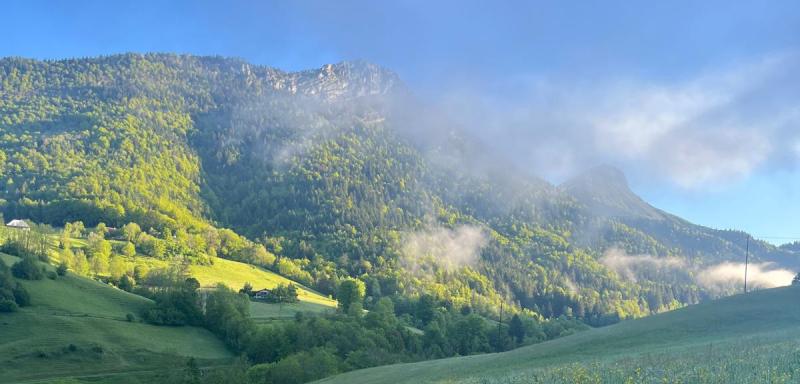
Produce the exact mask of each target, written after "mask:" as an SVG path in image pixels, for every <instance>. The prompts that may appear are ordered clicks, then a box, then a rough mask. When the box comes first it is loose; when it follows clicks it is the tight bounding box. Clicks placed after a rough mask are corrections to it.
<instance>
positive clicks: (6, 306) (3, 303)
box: [0, 299, 19, 312]
mask: <svg viewBox="0 0 800 384" xmlns="http://www.w3.org/2000/svg"><path fill="white" fill-rule="evenodd" d="M18 308H19V306H18V305H17V303H15V302H13V301H11V300H8V299H2V300H0V312H16V311H17V309H18Z"/></svg>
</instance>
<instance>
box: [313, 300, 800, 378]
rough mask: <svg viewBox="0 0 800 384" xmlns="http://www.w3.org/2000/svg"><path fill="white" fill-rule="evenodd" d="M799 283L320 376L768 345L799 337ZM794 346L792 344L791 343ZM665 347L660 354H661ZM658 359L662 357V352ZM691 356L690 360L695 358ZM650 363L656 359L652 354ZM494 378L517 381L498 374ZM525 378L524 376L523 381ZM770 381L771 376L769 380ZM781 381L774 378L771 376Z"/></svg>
mask: <svg viewBox="0 0 800 384" xmlns="http://www.w3.org/2000/svg"><path fill="white" fill-rule="evenodd" d="M798 302H800V288H796V287H786V288H777V289H770V290H764V291H760V292H754V293H750V294H747V295H738V296H732V297H728V298H723V299H720V300H717V301H714V302H709V303H704V304H699V305H696V306H691V307H687V308H682V309H679V310H675V311H672V312H668V313H664V314H660V315H655V316H651V317H647V318H643V319H638V320H631V321H625V322H622V323H619V324H616V325H613V326H609V327H605V328H598V329H593V330H590V331H586V332H582V333H579V334H576V335H572V336H569V337H565V338H562V339H556V340H553V341H550V342H546V343H542V344H538V345H533V346H529V347H525V348H520V349H517V350H514V351H510V352H505V353H498V354H489V355H478V356H468V357H461V358H452V359H443V360H435V361H427V362H421V363H414V364H399V365H391V366H385V367H377V368H371V369H366V370H360V371H354V372H350V373H346V374H343V375H339V376H335V377H332V378H328V379H326V380H323V381H322V382H325V383H348V384H358V383H420V382H446V383H451V382H462V381H469V382H485V383H488V382H494V381H495V379H496V378H507V377H511V376H510V375H512V376H513V374H514V373H520V374H522V375H529V374H531V373H532V372H535V371H536V369H539V368H552V367H558V366H563V365H567V364H571V363H575V362H601V363H602V362H609V363H610V362H614V361H618V360H621V359H626V358H641V359H642V360H643V361H647V359H650V358H651V356H654V355H658V356H662V357H663V359H667V360H668V359H671V358H675V359H681V358H683V356H692V355H697V356H705V355H706V354H705V353H700V352H701V351H704V350H707V349H709V348H714V346H716V348H717V349H720V348H722V349H725V348H726V346H727V348H729V349H730V348H731V347H734V348H739V347H741V346H742V345H745V346H747V347H750V345H749V344H747V343H743V342H742V340H754V343H756V344H759V343H760V344H761V345H760V346H759V345H756V346H754V348H760V347H764V346H766V347H768V346H769V345H770V344H772V343H775V342H777V341H780V340H797V339H798V338H800V305H798ZM792 348H794V349H796V347H792ZM659 354H663V355H659ZM659 359H661V358H659ZM695 361H700V362H703V361H704V360H701V359H695V360H690V361H688V363H687V364H690V365H692V364H693V365H698V366H702V365H703V364H704V363H701V364H697V363H695ZM648 364H654V365H657V364H660V362H658V361H656V362H653V361H651V362H650V363H648ZM498 382H515V381H514V380H505V379H502V380H498ZM520 382H527V381H524V380H523V381H520ZM769 382H772V381H769ZM776 382H778V381H776Z"/></svg>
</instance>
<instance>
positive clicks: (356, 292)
mask: <svg viewBox="0 0 800 384" xmlns="http://www.w3.org/2000/svg"><path fill="white" fill-rule="evenodd" d="M366 290H367V289H366V286H365V285H364V282H363V281H361V280H358V279H353V278H349V279H345V280H343V281H342V282H341V283H339V289H337V290H336V300H338V301H339V310H340V311H342V312H344V313H348V312H349V311H350V309H351V308H350V307H351V306H352V305H353V304H357V305H361V304H362V302H363V301H364V293H365V292H366Z"/></svg>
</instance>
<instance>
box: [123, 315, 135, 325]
mask: <svg viewBox="0 0 800 384" xmlns="http://www.w3.org/2000/svg"><path fill="white" fill-rule="evenodd" d="M125 320H128V322H129V323H132V322H134V321H135V320H136V316H134V315H133V314H132V313H129V314H127V315H125Z"/></svg>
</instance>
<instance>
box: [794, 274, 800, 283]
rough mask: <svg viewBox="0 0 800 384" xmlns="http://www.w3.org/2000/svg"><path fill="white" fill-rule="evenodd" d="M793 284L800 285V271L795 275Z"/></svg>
mask: <svg viewBox="0 0 800 384" xmlns="http://www.w3.org/2000/svg"><path fill="white" fill-rule="evenodd" d="M792 285H800V273H798V274H796V275H794V279H792Z"/></svg>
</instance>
